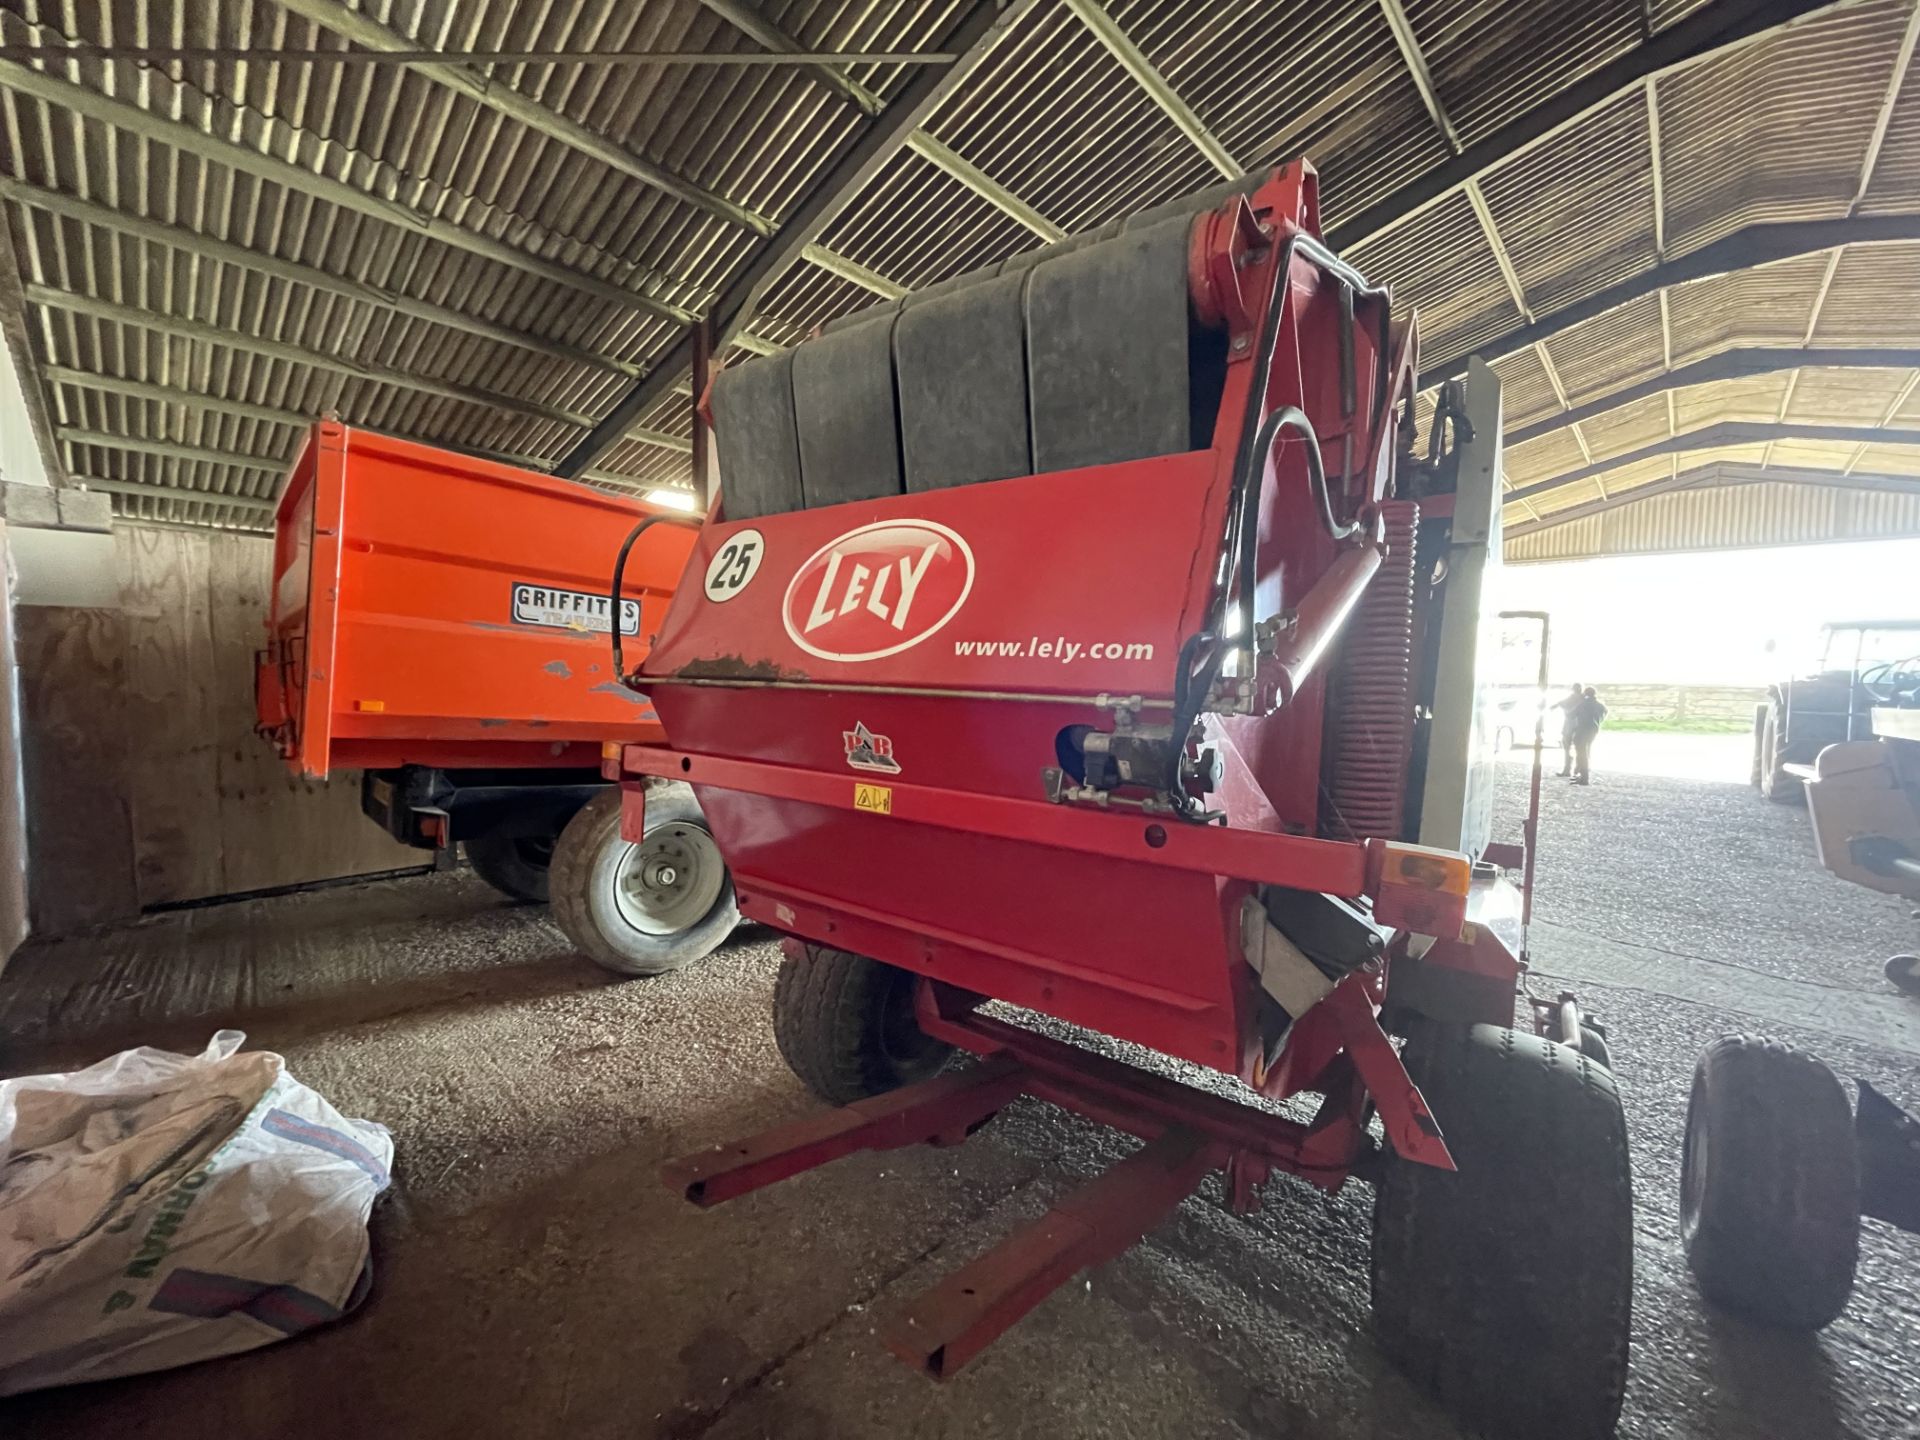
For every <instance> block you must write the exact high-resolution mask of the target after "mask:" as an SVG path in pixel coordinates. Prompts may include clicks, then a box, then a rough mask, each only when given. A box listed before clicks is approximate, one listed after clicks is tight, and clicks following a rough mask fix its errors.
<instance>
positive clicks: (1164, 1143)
mask: <svg viewBox="0 0 1920 1440" xmlns="http://www.w3.org/2000/svg"><path fill="white" fill-rule="evenodd" d="M1225 1163H1226V1152H1225V1150H1224V1149H1223V1148H1222V1147H1221V1146H1219V1145H1218V1144H1216V1143H1213V1142H1211V1141H1208V1140H1206V1139H1203V1138H1202V1137H1201V1136H1199V1135H1198V1134H1196V1133H1194V1132H1193V1131H1191V1130H1183V1129H1173V1130H1169V1131H1167V1132H1166V1133H1165V1134H1164V1135H1162V1136H1160V1138H1159V1139H1157V1140H1150V1141H1148V1142H1147V1144H1146V1145H1144V1146H1143V1147H1141V1149H1139V1150H1137V1151H1135V1152H1134V1153H1133V1154H1132V1155H1130V1156H1128V1157H1127V1158H1126V1159H1125V1160H1122V1161H1121V1162H1120V1163H1119V1164H1118V1165H1116V1166H1114V1167H1113V1169H1111V1170H1109V1171H1107V1172H1106V1173H1105V1174H1103V1175H1101V1176H1100V1177H1099V1178H1098V1179H1097V1180H1094V1181H1093V1182H1092V1183H1090V1184H1088V1185H1085V1186H1082V1187H1081V1188H1080V1189H1079V1190H1076V1191H1074V1192H1073V1193H1072V1194H1070V1195H1068V1196H1067V1197H1066V1198H1065V1199H1063V1200H1062V1201H1061V1202H1060V1203H1059V1204H1057V1205H1055V1206H1054V1207H1053V1209H1052V1210H1050V1211H1048V1212H1047V1213H1046V1214H1045V1215H1043V1216H1041V1217H1040V1218H1039V1219H1038V1220H1036V1221H1034V1222H1033V1223H1032V1224H1030V1225H1027V1226H1024V1227H1023V1228H1021V1229H1020V1230H1018V1231H1016V1232H1014V1234H1013V1235H1011V1236H1010V1237H1008V1238H1007V1239H1006V1240H1004V1241H1002V1242H1001V1243H1000V1244H999V1245H997V1246H995V1247H994V1248H993V1249H992V1250H989V1251H988V1252H987V1253H986V1254H984V1255H982V1256H981V1257H980V1258H979V1259H977V1260H975V1261H973V1262H972V1263H971V1264H968V1265H964V1266H962V1267H961V1268H960V1269H958V1270H956V1271H954V1272H953V1273H952V1274H951V1275H949V1276H947V1278H946V1279H944V1280H942V1281H941V1282H940V1283H939V1284H938V1285H936V1286H934V1288H933V1289H931V1290H929V1291H928V1292H927V1293H926V1294H924V1295H922V1296H921V1297H920V1298H919V1299H918V1300H916V1301H914V1302H913V1304H912V1306H910V1307H909V1308H908V1310H907V1311H906V1313H905V1314H904V1315H902V1316H901V1317H900V1319H899V1320H898V1321H896V1322H895V1323H894V1324H893V1325H891V1326H890V1327H889V1328H888V1334H887V1348H888V1349H890V1350H892V1351H893V1352H894V1353H895V1354H896V1355H898V1356H900V1358H901V1359H903V1360H905V1361H906V1362H907V1363H908V1364H909V1365H912V1366H914V1367H916V1368H917V1369H920V1370H923V1371H925V1372H926V1373H927V1374H929V1375H931V1376H933V1377H934V1378H935V1379H936V1380H944V1379H946V1378H947V1377H948V1376H950V1375H952V1374H954V1373H956V1372H957V1371H958V1370H959V1369H960V1367H961V1366H963V1365H965V1364H966V1363H967V1362H968V1361H969V1360H971V1359H972V1358H973V1357H974V1356H976V1355H978V1354H979V1353H980V1352H981V1351H982V1350H984V1349H985V1348H986V1347H987V1346H988V1345H990V1344H992V1343H993V1341H994V1340H996V1339H997V1338H999V1336H1000V1335H1001V1334H1003V1333H1004V1332H1005V1331H1006V1330H1007V1328H1008V1327H1009V1326H1011V1325H1013V1324H1014V1322H1016V1321H1017V1320H1019V1319H1020V1318H1021V1317H1022V1316H1023V1315H1025V1314H1026V1313H1027V1312H1028V1311H1029V1310H1031V1309H1033V1308H1034V1307H1035V1306H1036V1305H1038V1304H1039V1303H1040V1302H1041V1301H1042V1300H1044V1299H1046V1298H1047V1296H1049V1295H1051V1294H1052V1293H1053V1292H1054V1291H1055V1290H1057V1289H1059V1288H1060V1286H1061V1285H1063V1284H1065V1283H1066V1282H1067V1281H1068V1280H1070V1279H1072V1278H1073V1276H1074V1275H1075V1274H1077V1273H1078V1272H1079V1271H1082V1270H1085V1269H1087V1268H1088V1267H1089V1266H1092V1265H1099V1264H1101V1263H1103V1262H1105V1261H1107V1260H1111V1259H1113V1258H1114V1257H1115V1256H1116V1255H1119V1254H1121V1253H1122V1252H1123V1251H1125V1250H1127V1249H1129V1248H1130V1247H1131V1246H1133V1245H1134V1244H1135V1243H1136V1242H1137V1241H1138V1240H1139V1239H1140V1238H1141V1237H1142V1236H1144V1235H1145V1234H1146V1233H1147V1232H1148V1231H1149V1230H1151V1229H1153V1228H1154V1227H1155V1226H1156V1225H1158V1224H1159V1223H1160V1222H1161V1221H1162V1220H1164V1219H1166V1217H1167V1216H1168V1215H1170V1214H1172V1213H1173V1211H1174V1209H1175V1208H1176V1207H1177V1206H1178V1205H1179V1204H1180V1202H1181V1201H1182V1200H1184V1199H1185V1198H1186V1197H1187V1196H1188V1195H1191V1194H1192V1193H1193V1190H1194V1187H1195V1186H1197V1185H1199V1183H1200V1181H1201V1179H1202V1178H1203V1177H1204V1176H1205V1175H1206V1173H1207V1172H1208V1171H1209V1170H1212V1169H1215V1168H1216V1167H1218V1166H1220V1165H1223V1164H1225Z"/></svg>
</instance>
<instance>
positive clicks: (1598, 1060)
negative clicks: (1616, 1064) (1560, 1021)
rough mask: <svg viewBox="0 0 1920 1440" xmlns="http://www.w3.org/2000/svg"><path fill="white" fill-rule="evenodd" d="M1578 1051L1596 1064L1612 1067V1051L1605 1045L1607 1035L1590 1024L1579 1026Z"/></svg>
mask: <svg viewBox="0 0 1920 1440" xmlns="http://www.w3.org/2000/svg"><path fill="white" fill-rule="evenodd" d="M1580 1053H1581V1054H1582V1055H1584V1056H1586V1057H1587V1058H1588V1059H1589V1060H1591V1061H1593V1062H1594V1063H1595V1064H1596V1065H1604V1066H1606V1067H1607V1069H1609V1070H1611V1069H1613V1051H1612V1049H1611V1048H1610V1047H1609V1046H1608V1045H1607V1037H1606V1036H1604V1035H1602V1034H1601V1033H1600V1032H1599V1031H1598V1030H1596V1029H1594V1028H1593V1027H1592V1026H1591V1025H1582V1026H1581V1027H1580Z"/></svg>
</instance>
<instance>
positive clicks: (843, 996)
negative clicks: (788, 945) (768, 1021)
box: [773, 945, 953, 1105]
mask: <svg viewBox="0 0 1920 1440" xmlns="http://www.w3.org/2000/svg"><path fill="white" fill-rule="evenodd" d="M918 984H919V977H918V976H917V975H914V974H913V973H912V972H910V971H906V970H901V969H899V968H897V967H895V966H892V965H883V964H881V963H880V962H879V961H878V960H869V959H868V958H867V957H866V956H864V955H855V954H852V953H851V952H849V951H846V950H829V949H827V948H825V947H824V946H819V945H808V946H807V947H805V949H804V950H803V951H802V952H801V954H800V956H799V958H797V959H795V958H792V957H789V958H787V959H786V960H784V961H782V962H781V965H780V975H779V978H778V979H777V980H776V981H775V982H774V987H773V1038H774V1040H775V1042H776V1043H777V1044H778V1045H779V1046H780V1054H781V1055H782V1056H783V1057H784V1058H785V1060H786V1062H787V1065H788V1067H789V1068H791V1069H792V1071H793V1073H794V1074H795V1075H798V1076H799V1077H800V1079H801V1081H802V1082H803V1083H804V1084H805V1085H806V1087H807V1088H808V1089H809V1090H811V1091H813V1093H814V1094H816V1095H818V1096H819V1097H820V1098H821V1099H822V1100H826V1101H828V1102H830V1103H832V1104H835V1105H851V1104H852V1103H853V1102H854V1101H856V1100H865V1099H868V1098H869V1097H871V1096H874V1095H880V1094H884V1093H885V1092H886V1091H888V1090H897V1089H899V1088H900V1086H902V1085H910V1084H912V1083H914V1082H915V1081H917V1080H928V1079H931V1078H932V1077H933V1076H935V1075H937V1074H939V1073H940V1071H941V1070H943V1069H945V1068H946V1064H947V1061H948V1060H949V1059H950V1058H951V1057H952V1055H953V1047H952V1046H951V1045H948V1044H946V1043H944V1042H943V1041H939V1040H935V1039H933V1038H932V1037H930V1036H928V1035H927V1034H926V1033H925V1032H923V1031H922V1030H921V1029H920V1026H919V1024H918V1022H917V1021H916V1020H915V1019H914V1014H913V997H914V990H915V987H916V986H917V985H918Z"/></svg>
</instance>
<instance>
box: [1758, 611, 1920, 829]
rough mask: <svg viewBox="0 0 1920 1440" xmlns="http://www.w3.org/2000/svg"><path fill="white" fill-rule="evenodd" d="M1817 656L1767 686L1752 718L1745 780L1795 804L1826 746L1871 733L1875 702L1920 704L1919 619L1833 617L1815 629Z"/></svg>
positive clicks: (1763, 792)
mask: <svg viewBox="0 0 1920 1440" xmlns="http://www.w3.org/2000/svg"><path fill="white" fill-rule="evenodd" d="M1820 633H1821V644H1820V655H1819V659H1818V661H1817V662H1816V663H1815V664H1814V665H1812V666H1810V667H1809V668H1808V670H1807V672H1806V673H1804V674H1802V675H1799V676H1796V677H1793V678H1790V679H1786V680H1781V681H1777V682H1776V683H1774V684H1772V685H1770V686H1768V687H1767V699H1766V702H1765V703H1764V704H1763V705H1761V706H1760V707H1758V709H1757V710H1756V712H1755V714H1754V722H1753V770H1752V783H1753V785H1754V787H1755V788H1756V789H1758V790H1759V792H1760V793H1761V794H1762V795H1764V796H1765V797H1766V798H1767V799H1769V800H1776V801H1782V802H1791V803H1798V802H1799V801H1801V800H1802V799H1803V798H1804V794H1805V792H1804V788H1803V786H1804V782H1805V781H1807V780H1808V779H1810V778H1812V771H1813V761H1814V757H1815V756H1817V755H1818V754H1819V753H1820V752H1821V751H1822V750H1824V749H1825V748H1826V747H1827V746H1829V745H1834V744H1838V743H1839V742H1841V741H1843V740H1866V739H1870V738H1872V736H1873V716H1872V711H1873V708H1874V707H1875V706H1876V705H1880V706H1902V705H1907V706H1910V705H1914V704H1920V620H1836V621H1832V622H1830V623H1828V624H1827V625H1825V626H1823V627H1822V628H1821V632H1820Z"/></svg>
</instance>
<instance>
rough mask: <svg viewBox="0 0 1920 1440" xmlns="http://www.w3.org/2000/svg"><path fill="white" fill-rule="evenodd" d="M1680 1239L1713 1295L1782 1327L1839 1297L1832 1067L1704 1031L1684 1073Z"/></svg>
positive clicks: (1849, 1197) (1840, 1125) (1836, 1088)
mask: <svg viewBox="0 0 1920 1440" xmlns="http://www.w3.org/2000/svg"><path fill="white" fill-rule="evenodd" d="M1680 1239H1681V1243H1682V1245H1684V1246H1685V1248H1686V1252H1687V1264H1688V1266H1689V1267H1690V1268H1691V1269H1692V1270H1693V1275H1694V1279H1695V1280H1696V1281H1698V1282H1699V1285H1700V1292H1701V1293H1702V1294H1703V1295H1705V1296H1706V1297H1707V1299H1709V1300H1711V1301H1712V1302H1713V1303H1714V1304H1716V1305H1720V1306H1722V1307H1724V1308H1726V1309H1728V1310H1732V1311H1735V1312H1737V1313H1739V1314H1741V1315H1744V1316H1746V1317H1747V1318H1748V1319H1750V1320H1758V1321H1760V1322H1762V1323H1763V1324H1768V1325H1777V1326H1781V1327H1783V1328H1786V1329H1792V1330H1818V1329H1820V1328H1821V1327H1822V1326H1824V1325H1827V1324H1829V1323H1830V1322H1831V1321H1833V1320H1834V1319H1835V1318H1836V1317H1837V1316H1838V1315H1839V1314H1840V1312H1841V1311H1842V1310H1844V1309H1845V1308H1846V1304H1847V1297H1848V1296H1849V1295H1850V1294H1852V1292H1853V1275H1854V1268H1855V1266H1856V1265H1857V1264H1858V1262H1859V1257H1860V1175H1859V1158H1858V1155H1857V1152H1856V1150H1855V1142H1854V1133H1853V1107H1852V1105H1851V1104H1850V1103H1849V1102H1848V1099H1847V1092H1846V1088H1845V1087H1844V1086H1843V1085H1841V1083H1840V1080H1839V1077H1838V1076H1836V1075H1835V1074H1834V1073H1833V1071H1831V1070H1829V1069H1828V1068H1827V1067H1826V1066H1825V1065H1822V1064H1821V1063H1820V1062H1819V1061H1818V1060H1815V1059H1814V1058H1813V1057H1811V1056H1809V1055H1802V1054H1800V1053H1798V1052H1797V1051H1795V1050H1793V1049H1791V1048H1790V1047H1788V1046H1786V1045H1782V1044H1780V1043H1779V1042H1778V1041H1774V1040H1762V1039H1756V1038H1754V1037H1752V1036H1747V1035H1729V1036H1727V1037H1725V1038H1724V1039H1721V1040H1716V1041H1715V1042H1714V1043H1713V1044H1712V1045H1711V1046H1710V1047H1708V1050H1707V1053H1706V1054H1705V1055H1703V1056H1702V1057H1701V1059H1700V1064H1699V1065H1698V1066H1697V1067H1696V1068H1695V1070H1694V1072H1693V1093H1692V1096H1691V1098H1690V1099H1689V1100H1688V1102H1687V1132H1686V1140H1685V1143H1684V1145H1683V1147H1682V1150H1681V1161H1680Z"/></svg>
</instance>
